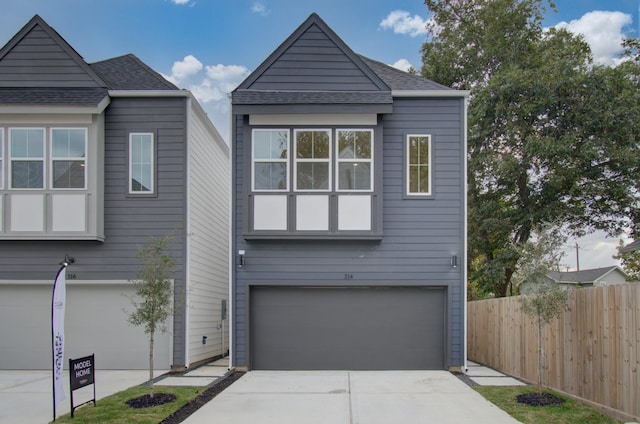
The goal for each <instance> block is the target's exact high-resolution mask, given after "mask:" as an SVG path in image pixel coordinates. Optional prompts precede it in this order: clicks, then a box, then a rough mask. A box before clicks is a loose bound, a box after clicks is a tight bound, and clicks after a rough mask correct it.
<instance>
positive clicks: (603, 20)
mask: <svg viewBox="0 0 640 424" xmlns="http://www.w3.org/2000/svg"><path fill="white" fill-rule="evenodd" d="M631 22H632V17H631V15H628V14H626V13H622V12H607V11H601V10H596V11H593V12H589V13H585V14H584V15H583V16H582V17H581V18H580V19H575V20H573V21H571V22H569V23H567V22H560V23H559V24H558V25H556V28H566V29H567V30H569V31H571V32H573V33H575V34H582V35H583V36H584V40H585V41H586V42H587V43H588V44H589V46H590V47H591V52H592V53H593V58H594V61H595V62H596V63H598V64H601V65H609V66H611V65H615V64H617V63H619V61H620V59H619V58H618V57H617V56H618V54H619V52H620V51H621V50H622V47H621V43H622V39H623V38H624V33H623V32H622V29H623V28H624V26H625V25H629V24H631Z"/></svg>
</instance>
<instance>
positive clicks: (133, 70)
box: [89, 54, 179, 90]
mask: <svg viewBox="0 0 640 424" xmlns="http://www.w3.org/2000/svg"><path fill="white" fill-rule="evenodd" d="M89 66H90V67H91V69H92V70H93V71H94V72H95V73H96V74H98V75H99V76H100V78H102V79H103V80H104V81H105V82H106V83H107V84H108V85H109V89H111V90H179V88H178V87H176V86H175V85H173V84H172V83H170V82H169V81H167V80H166V79H164V77H162V75H160V74H159V73H157V72H156V71H154V70H153V69H151V68H150V67H149V66H147V65H146V64H145V63H144V62H142V61H141V60H140V59H138V58H137V57H136V56H135V55H132V54H127V55H124V56H119V57H114V58H112V59H107V60H103V61H101V62H96V63H92V64H90V65H89Z"/></svg>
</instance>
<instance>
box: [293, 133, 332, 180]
mask: <svg viewBox="0 0 640 424" xmlns="http://www.w3.org/2000/svg"><path fill="white" fill-rule="evenodd" d="M293 134H294V137H293V138H294V140H295V160H294V190H296V191H330V190H331V131H330V130H328V129H320V130H316V129H300V130H298V129H296V130H294V132H293Z"/></svg>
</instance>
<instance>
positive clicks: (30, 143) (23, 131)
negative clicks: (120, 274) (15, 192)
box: [9, 128, 45, 189]
mask: <svg viewBox="0 0 640 424" xmlns="http://www.w3.org/2000/svg"><path fill="white" fill-rule="evenodd" d="M44 136H45V131H44V128H10V129H9V155H10V161H11V164H10V167H11V171H10V175H11V188H13V189H43V188H44V175H45V174H44V158H45V151H44V148H45V143H44Z"/></svg>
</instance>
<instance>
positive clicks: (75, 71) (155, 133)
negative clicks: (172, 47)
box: [0, 16, 230, 369]
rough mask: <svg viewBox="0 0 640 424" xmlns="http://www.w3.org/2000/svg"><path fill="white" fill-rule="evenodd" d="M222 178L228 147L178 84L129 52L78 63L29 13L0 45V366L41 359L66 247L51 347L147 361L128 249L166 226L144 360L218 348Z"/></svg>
mask: <svg viewBox="0 0 640 424" xmlns="http://www.w3.org/2000/svg"><path fill="white" fill-rule="evenodd" d="M229 187H230V152H229V148H228V146H227V145H226V143H225V142H224V140H223V139H222V137H221V136H220V135H219V134H218V132H217V131H216V129H215V128H214V127H213V125H212V124H211V122H210V121H209V119H208V118H207V116H206V114H205V113H204V111H203V110H202V108H201V107H200V105H199V104H198V102H197V101H196V100H195V99H194V98H193V96H192V95H191V94H190V93H189V92H188V91H184V90H180V89H178V88H177V87H176V86H174V85H173V84H171V83H169V82H168V81H166V80H165V79H164V78H163V77H162V76H161V75H159V74H158V73H156V72H155V71H153V70H152V69H151V68H149V67H148V66H147V65H145V64H144V63H142V62H141V61H140V60H139V59H138V58H137V57H135V56H133V55H124V56H121V57H116V58H112V59H108V60H104V61H101V62H97V63H91V64H89V63H86V62H85V61H84V60H83V59H82V57H81V56H80V55H79V54H78V53H77V52H76V51H75V50H74V49H73V48H72V47H71V46H70V45H69V44H68V43H67V42H66V41H65V40H64V39H63V38H62V37H61V36H60V35H59V34H58V32H56V31H55V30H54V29H53V28H51V27H50V26H49V25H48V24H47V23H46V22H45V21H44V20H43V19H42V18H40V17H39V16H35V17H34V18H33V19H32V20H31V21H29V22H28V23H27V24H26V25H25V26H24V27H23V28H22V29H21V30H19V31H18V33H17V34H16V35H15V36H14V37H13V38H12V39H11V40H9V42H8V43H7V44H6V45H5V46H4V47H2V49H0V271H1V272H0V323H2V324H1V325H0V369H38V368H45V369H46V368H50V366H51V324H50V322H51V294H52V286H53V280H54V278H55V276H56V273H57V271H58V269H59V262H61V261H62V260H63V259H64V257H65V255H69V256H71V257H73V258H75V263H73V264H71V265H70V266H69V267H68V269H67V284H66V286H67V301H66V321H65V323H66V325H65V327H66V349H65V353H66V355H67V356H68V357H74V358H78V357H81V356H85V355H89V354H91V353H95V355H96V366H97V368H112V369H133V368H145V367H147V366H148V342H147V336H146V335H145V334H144V331H143V328H142V327H130V326H129V325H128V324H127V317H126V313H125V310H129V311H130V310H131V305H130V301H129V298H128V297H130V296H132V295H133V283H132V282H133V281H134V280H135V279H136V278H137V277H138V270H139V269H140V267H141V264H140V261H139V260H138V258H137V257H136V255H137V252H138V249H139V248H140V247H141V246H143V245H145V244H146V243H147V242H148V240H149V237H150V236H154V237H162V236H164V235H167V234H171V235H172V239H171V243H170V246H171V248H170V249H171V253H172V254H173V256H174V257H175V259H176V268H175V274H174V278H173V283H174V292H175V299H176V300H177V302H178V303H180V304H181V305H182V306H181V307H179V308H178V309H177V313H176V315H175V316H174V317H173V318H172V319H170V320H169V321H168V322H167V326H168V327H169V331H168V332H167V333H165V334H164V335H160V334H158V335H157V339H156V345H155V354H156V355H155V358H156V361H155V367H156V368H157V369H168V368H170V367H174V368H183V367H188V366H190V365H193V364H196V363H199V362H201V361H204V360H207V359H210V358H213V357H216V356H220V355H222V354H223V353H224V352H226V351H227V350H228V348H229V346H228V342H227V340H226V339H227V338H228V328H227V320H225V319H223V318H224V311H225V310H226V304H225V303H223V302H225V301H227V300H228V287H229V222H230V216H229V205H230V188H229ZM65 362H66V358H65Z"/></svg>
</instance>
